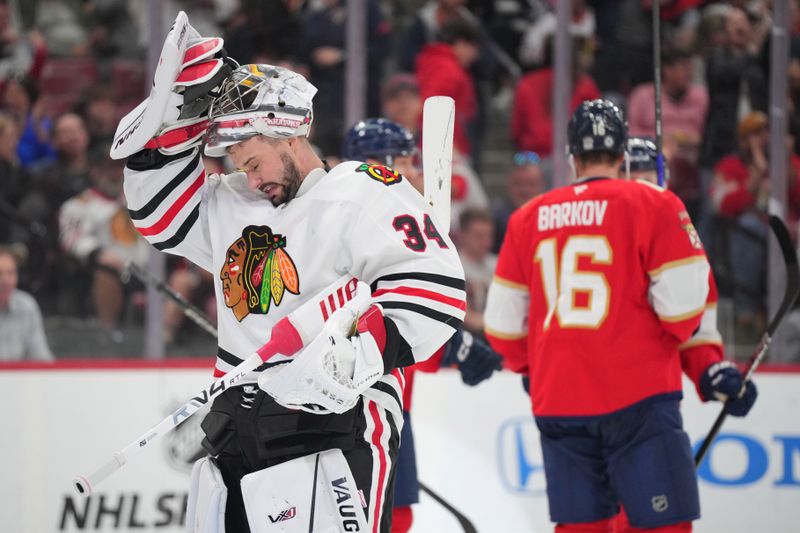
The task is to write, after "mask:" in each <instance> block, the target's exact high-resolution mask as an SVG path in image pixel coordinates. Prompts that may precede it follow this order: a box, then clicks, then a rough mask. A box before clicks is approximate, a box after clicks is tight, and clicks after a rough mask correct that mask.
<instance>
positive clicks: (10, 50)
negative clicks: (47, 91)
mask: <svg viewBox="0 0 800 533" xmlns="http://www.w3.org/2000/svg"><path fill="white" fill-rule="evenodd" d="M46 55H47V48H46V46H45V44H44V39H43V38H42V36H41V34H40V33H39V32H38V31H37V30H32V31H30V32H29V33H28V34H27V35H24V34H22V33H21V25H20V24H19V17H18V16H17V14H16V13H14V10H13V9H12V6H11V5H9V2H8V0H0V82H1V81H4V80H5V79H7V78H9V77H11V76H12V75H15V74H20V73H28V75H30V76H31V77H32V78H34V79H35V78H36V77H37V75H38V73H39V71H40V70H41V67H42V65H43V63H44V60H45V57H46Z"/></svg>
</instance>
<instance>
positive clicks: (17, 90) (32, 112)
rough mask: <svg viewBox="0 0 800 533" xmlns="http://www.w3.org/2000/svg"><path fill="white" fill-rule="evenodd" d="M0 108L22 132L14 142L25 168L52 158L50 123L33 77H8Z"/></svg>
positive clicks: (53, 153)
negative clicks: (16, 141)
mask: <svg viewBox="0 0 800 533" xmlns="http://www.w3.org/2000/svg"><path fill="white" fill-rule="evenodd" d="M2 108H3V109H4V110H5V112H6V113H8V114H9V115H11V116H12V117H13V118H14V121H15V122H16V123H17V127H18V128H19V131H20V132H21V134H20V140H19V144H18V145H17V155H18V156H19V160H20V164H21V165H22V166H23V167H26V168H27V167H30V166H31V165H33V164H35V163H41V162H43V161H47V160H49V159H52V158H53V156H54V155H55V152H54V150H53V146H52V145H51V142H50V135H51V129H52V123H51V121H50V119H49V118H48V117H47V116H46V115H45V111H44V106H43V105H42V101H41V100H39V89H38V88H37V86H36V82H35V81H34V79H33V78H31V77H28V76H20V77H14V78H11V79H9V80H7V81H6V84H5V86H4V87H3V98H2Z"/></svg>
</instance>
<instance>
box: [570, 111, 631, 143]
mask: <svg viewBox="0 0 800 533" xmlns="http://www.w3.org/2000/svg"><path fill="white" fill-rule="evenodd" d="M627 138H628V124H627V122H625V119H624V118H623V117H622V111H620V109H619V108H618V107H617V106H616V105H615V104H614V103H612V102H611V101H610V100H588V101H585V102H583V103H582V104H581V105H579V106H578V109H576V110H575V113H573V115H572V118H571V119H570V121H569V124H568V125H567V142H568V143H569V153H570V154H572V155H579V154H584V153H587V152H610V153H612V154H615V155H621V154H622V153H623V152H624V151H625V142H626V140H627Z"/></svg>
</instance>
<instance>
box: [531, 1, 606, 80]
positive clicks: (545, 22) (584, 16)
mask: <svg viewBox="0 0 800 533" xmlns="http://www.w3.org/2000/svg"><path fill="white" fill-rule="evenodd" d="M586 4H587V2H586V1H585V0H573V2H572V18H571V20H570V24H569V34H570V35H571V36H572V37H577V38H580V40H581V42H585V43H591V42H592V40H593V39H594V32H595V21H594V11H593V10H592V9H591V7H589V6H588V5H586ZM556 23H557V20H556V14H555V13H554V12H553V11H546V12H544V13H542V15H541V16H540V17H539V18H537V19H536V21H535V22H534V23H533V24H531V25H530V27H529V28H528V29H527V31H526V32H525V35H524V37H523V38H522V44H520V47H519V60H520V62H521V63H522V65H523V66H524V67H539V66H544V65H545V63H546V52H545V48H546V46H547V44H546V43H547V40H548V39H550V38H552V35H554V34H555V32H556Z"/></svg>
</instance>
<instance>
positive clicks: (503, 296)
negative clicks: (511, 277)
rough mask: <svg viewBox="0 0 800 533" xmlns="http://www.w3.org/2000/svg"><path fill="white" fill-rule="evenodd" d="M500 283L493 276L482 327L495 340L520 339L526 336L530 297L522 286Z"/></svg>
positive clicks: (498, 279)
mask: <svg viewBox="0 0 800 533" xmlns="http://www.w3.org/2000/svg"><path fill="white" fill-rule="evenodd" d="M502 281H505V280H502ZM502 281H500V278H497V277H496V276H495V278H494V280H492V283H491V285H489V293H488V295H487V297H486V310H485V311H484V313H483V322H484V327H485V329H486V331H487V332H490V333H491V335H494V336H495V337H497V338H501V339H521V338H523V337H525V336H526V335H527V334H528V308H529V306H530V295H529V294H528V291H527V289H525V288H522V285H519V284H516V283H515V284H513V285H509V284H506V283H503V282H502Z"/></svg>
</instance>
